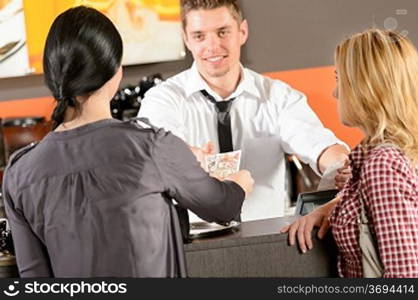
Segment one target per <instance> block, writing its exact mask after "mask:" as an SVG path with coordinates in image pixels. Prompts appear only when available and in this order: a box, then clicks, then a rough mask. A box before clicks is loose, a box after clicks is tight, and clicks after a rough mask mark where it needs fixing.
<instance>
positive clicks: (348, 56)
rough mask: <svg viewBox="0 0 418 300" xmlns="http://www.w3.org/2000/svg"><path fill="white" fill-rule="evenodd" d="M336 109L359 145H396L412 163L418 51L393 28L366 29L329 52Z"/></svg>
mask: <svg viewBox="0 0 418 300" xmlns="http://www.w3.org/2000/svg"><path fill="white" fill-rule="evenodd" d="M335 62H336V66H337V72H338V77H339V81H338V90H339V95H340V97H339V98H340V101H341V102H340V111H341V114H342V117H343V118H344V119H345V121H346V122H347V123H348V124H349V125H352V126H356V127H359V128H361V129H362V130H364V132H365V134H366V138H365V140H364V141H363V142H364V143H367V144H371V145H378V144H381V143H391V144H394V145H396V146H398V147H399V148H400V149H401V150H402V151H404V153H405V154H406V155H407V156H408V157H409V158H410V160H411V161H412V162H413V164H414V165H415V166H418V104H417V101H418V88H417V84H418V53H417V50H416V48H415V47H414V45H413V44H412V42H411V41H410V40H409V39H408V38H406V37H404V36H402V35H401V34H398V33H396V32H393V31H384V30H379V29H369V30H366V31H365V32H363V33H359V34H356V35H353V36H352V37H350V38H348V39H346V40H345V41H343V42H342V43H341V44H340V45H338V47H337V49H336V51H335Z"/></svg>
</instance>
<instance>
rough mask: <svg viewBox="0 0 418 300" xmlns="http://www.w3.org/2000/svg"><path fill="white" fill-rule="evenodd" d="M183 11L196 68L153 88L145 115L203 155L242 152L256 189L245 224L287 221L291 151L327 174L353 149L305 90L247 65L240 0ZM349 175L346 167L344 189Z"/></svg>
mask: <svg viewBox="0 0 418 300" xmlns="http://www.w3.org/2000/svg"><path fill="white" fill-rule="evenodd" d="M181 8H182V24H183V35H184V41H185V44H186V46H187V48H188V49H189V50H190V52H191V53H192V55H193V58H194V63H193V66H192V67H191V68H190V69H188V70H186V71H184V72H182V73H180V74H178V75H176V76H174V77H172V78H170V79H168V80H167V81H165V82H164V83H162V84H160V85H159V86H157V87H155V88H153V89H151V90H150V91H149V92H148V93H147V94H146V97H145V99H144V100H143V102H142V107H141V110H140V112H139V116H140V117H146V118H149V119H150V121H151V122H152V123H153V124H154V125H156V126H160V127H163V128H165V129H166V130H170V131H172V132H173V133H174V134H176V135H177V136H179V137H180V138H182V139H183V140H185V141H186V142H187V143H188V144H189V145H190V146H191V148H192V150H193V151H194V152H195V154H196V155H197V157H200V158H202V157H204V155H205V154H209V153H213V152H215V153H217V152H228V151H232V150H242V160H241V168H244V169H247V170H250V172H251V174H252V175H253V177H254V179H255V186H254V190H253V193H252V194H251V195H250V196H249V197H248V198H247V199H246V200H245V201H244V205H243V208H242V213H241V219H242V220H244V221H247V220H255V219H264V218H273V217H278V216H283V214H284V209H285V199H286V195H285V191H284V185H285V153H291V154H296V155H298V156H299V158H301V159H302V160H303V161H304V162H305V163H309V164H310V166H311V167H312V168H313V169H314V170H315V171H316V172H318V173H321V172H323V171H324V170H325V169H326V168H327V167H328V166H330V165H331V164H333V163H335V162H336V161H340V160H346V159H347V154H348V150H347V148H346V147H345V146H344V144H343V143H342V142H340V141H339V140H338V139H337V138H336V137H335V136H334V134H333V133H332V132H331V131H329V130H328V129H325V128H324V127H323V126H322V124H321V122H320V121H319V119H318V118H317V116H316V115H315V114H314V112H313V111H312V110H311V109H310V107H309V106H308V105H307V102H306V97H305V96H304V95H303V94H302V93H300V92H298V91H296V90H294V89H292V88H291V87H290V86H288V85H287V84H285V83H283V82H281V81H278V80H272V79H269V78H266V77H264V76H262V75H260V74H257V73H255V72H253V71H251V70H249V69H246V68H244V67H243V66H242V65H241V63H240V54H241V47H242V46H243V45H244V44H245V42H246V41H247V38H248V23H247V21H246V20H245V19H244V18H243V16H242V12H241V10H240V8H239V6H238V4H237V1H236V0H182V1H181ZM208 141H213V144H212V143H209V144H208ZM349 175H350V174H349V172H348V170H347V169H344V170H341V172H340V173H339V175H337V177H336V185H337V186H341V185H342V184H343V183H344V181H345V180H346V179H347V178H348V176H349Z"/></svg>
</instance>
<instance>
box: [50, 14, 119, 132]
mask: <svg viewBox="0 0 418 300" xmlns="http://www.w3.org/2000/svg"><path fill="white" fill-rule="evenodd" d="M122 53H123V47H122V39H121V37H120V35H119V33H118V31H117V29H116V27H115V26H114V25H113V23H112V22H111V21H110V20H109V19H108V18H107V17H106V16H105V15H103V14H102V13H100V12H99V11H97V10H95V9H93V8H89V7H85V6H78V7H75V8H71V9H69V10H67V11H65V12H63V13H62V14H61V15H59V16H58V17H57V18H56V19H55V21H54V23H53V24H52V26H51V29H50V31H49V33H48V37H47V40H46V44H45V51H44V57H43V65H44V74H45V83H46V85H47V86H48V88H49V89H50V90H51V92H52V95H53V96H54V98H55V100H56V101H57V105H56V107H55V109H54V112H53V113H52V117H51V118H52V120H53V122H54V124H53V128H54V129H55V128H56V127H58V126H59V125H60V124H61V123H62V122H63V121H64V118H65V113H66V110H67V108H68V107H74V108H75V109H79V106H80V104H79V103H78V102H77V100H76V97H77V96H83V95H87V94H89V93H91V92H94V91H96V90H98V89H99V88H100V87H102V86H103V85H104V84H105V83H106V82H107V81H109V80H110V79H111V78H112V77H113V75H115V73H116V71H117V70H118V68H119V66H120V64H121V60H122Z"/></svg>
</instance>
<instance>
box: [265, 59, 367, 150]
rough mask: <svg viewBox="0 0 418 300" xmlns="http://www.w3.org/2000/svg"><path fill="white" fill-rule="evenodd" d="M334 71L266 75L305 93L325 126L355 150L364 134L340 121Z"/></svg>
mask: <svg viewBox="0 0 418 300" xmlns="http://www.w3.org/2000/svg"><path fill="white" fill-rule="evenodd" d="M334 70H335V68H334V67H332V66H330V67H320V68H312V69H301V70H292V71H282V72H272V73H265V74H264V75H266V76H268V77H271V78H275V79H280V80H283V81H284V82H287V83H288V84H290V85H291V86H292V87H293V88H295V89H297V90H299V91H301V92H303V93H304V94H305V95H306V96H307V98H308V102H309V105H310V106H311V107H312V109H313V110H314V111H315V113H316V114H317V115H318V117H319V119H321V121H322V123H323V124H324V126H325V127H327V128H329V129H331V130H332V131H333V132H334V133H335V135H336V136H337V137H338V138H339V139H341V140H342V141H344V142H346V143H347V144H348V145H349V146H350V147H351V148H353V147H354V146H355V145H357V144H358V143H359V142H360V141H361V139H362V138H363V134H362V132H361V131H360V130H358V129H356V128H349V127H346V126H344V125H342V124H341V122H340V120H339V117H338V112H337V100H336V99H335V98H334V97H333V96H332V92H333V90H334V88H335V75H334Z"/></svg>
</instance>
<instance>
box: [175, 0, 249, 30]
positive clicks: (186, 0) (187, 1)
mask: <svg viewBox="0 0 418 300" xmlns="http://www.w3.org/2000/svg"><path fill="white" fill-rule="evenodd" d="M180 4H181V22H182V24H183V29H186V25H187V22H186V16H187V14H188V13H189V12H190V11H192V10H199V9H204V10H209V9H216V8H220V7H227V8H228V9H229V11H230V12H231V15H232V16H233V18H234V19H235V20H236V21H237V22H238V24H241V22H242V20H243V19H244V17H243V14H242V11H241V8H240V7H239V5H238V1H237V0H181V1H180Z"/></svg>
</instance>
